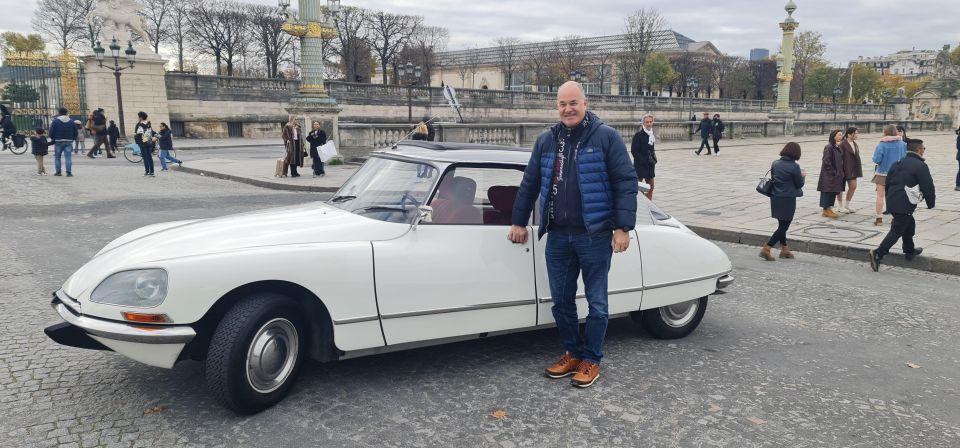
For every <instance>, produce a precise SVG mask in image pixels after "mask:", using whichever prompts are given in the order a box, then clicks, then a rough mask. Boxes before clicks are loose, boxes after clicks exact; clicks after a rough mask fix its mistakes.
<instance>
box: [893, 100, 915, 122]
mask: <svg viewBox="0 0 960 448" xmlns="http://www.w3.org/2000/svg"><path fill="white" fill-rule="evenodd" d="M889 103H890V104H891V105H892V106H893V119H894V120H896V121H903V120H907V119H909V118H910V100H908V99H907V98H891V99H890V101H889Z"/></svg>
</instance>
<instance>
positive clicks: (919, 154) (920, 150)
mask: <svg viewBox="0 0 960 448" xmlns="http://www.w3.org/2000/svg"><path fill="white" fill-rule="evenodd" d="M925 152H927V147H926V146H923V145H920V147H919V148H917V155H918V156H920V157H923V153H925Z"/></svg>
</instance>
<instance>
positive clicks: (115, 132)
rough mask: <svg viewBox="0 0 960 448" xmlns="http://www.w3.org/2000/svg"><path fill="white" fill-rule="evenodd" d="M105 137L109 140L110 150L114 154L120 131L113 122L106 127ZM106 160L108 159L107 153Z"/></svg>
mask: <svg viewBox="0 0 960 448" xmlns="http://www.w3.org/2000/svg"><path fill="white" fill-rule="evenodd" d="M107 137H109V138H110V149H112V150H113V152H114V153H116V152H117V150H118V147H117V141H118V140H120V129H119V128H117V124H116V123H114V122H113V120H110V126H107ZM113 157H116V156H113ZM107 158H110V152H109V151H108V152H107Z"/></svg>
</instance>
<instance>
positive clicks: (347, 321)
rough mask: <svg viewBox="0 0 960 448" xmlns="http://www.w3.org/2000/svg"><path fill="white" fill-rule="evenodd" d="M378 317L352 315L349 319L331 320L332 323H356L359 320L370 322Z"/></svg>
mask: <svg viewBox="0 0 960 448" xmlns="http://www.w3.org/2000/svg"><path fill="white" fill-rule="evenodd" d="M377 319H379V317H377V316H364V317H354V318H351V319H341V320H335V321H333V324H334V325H347V324H358V323H360V322H370V321H375V320H377Z"/></svg>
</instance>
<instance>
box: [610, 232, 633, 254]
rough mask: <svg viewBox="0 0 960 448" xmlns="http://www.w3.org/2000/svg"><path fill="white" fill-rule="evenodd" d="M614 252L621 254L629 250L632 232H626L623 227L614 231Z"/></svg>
mask: <svg viewBox="0 0 960 448" xmlns="http://www.w3.org/2000/svg"><path fill="white" fill-rule="evenodd" d="M611 244H612V245H613V253H615V254H619V253H621V252H624V251H626V250H627V248H628V247H630V233H629V232H624V231H623V229H617V230H614V231H613V243H611Z"/></svg>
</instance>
